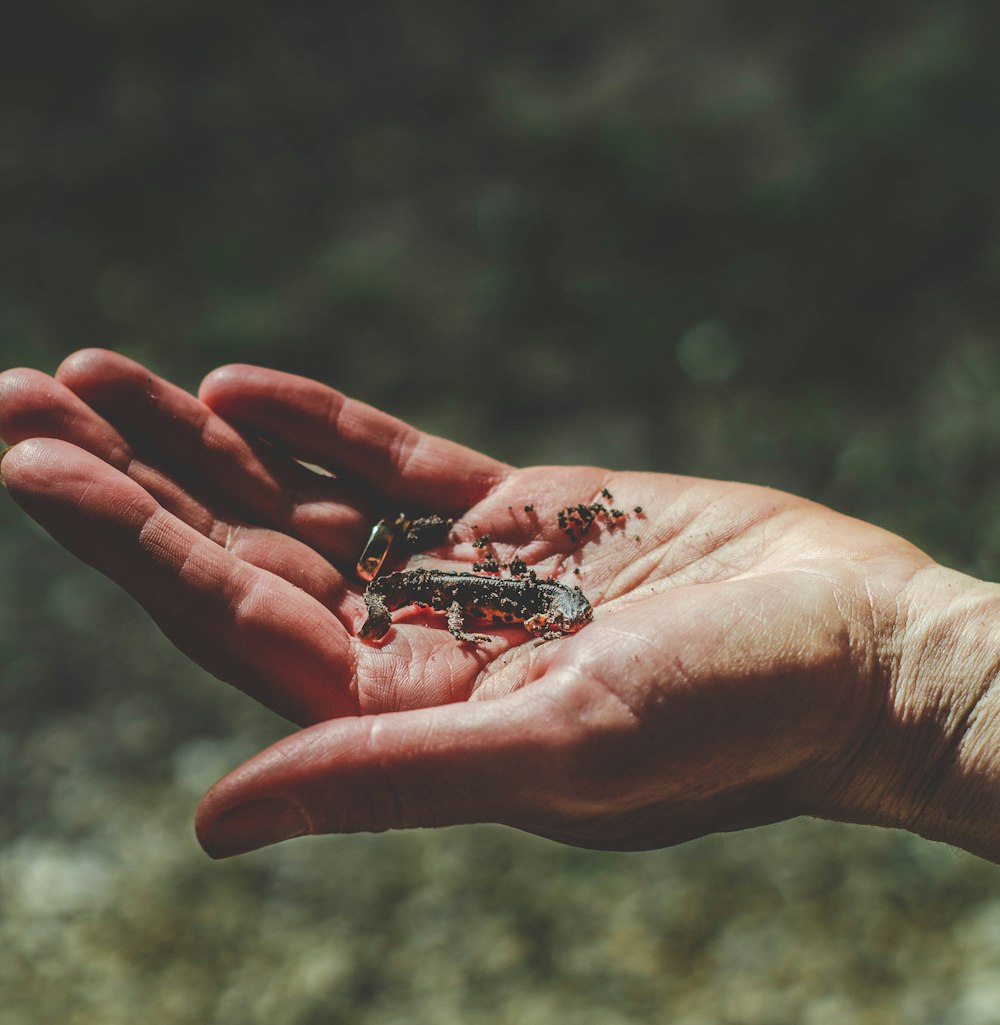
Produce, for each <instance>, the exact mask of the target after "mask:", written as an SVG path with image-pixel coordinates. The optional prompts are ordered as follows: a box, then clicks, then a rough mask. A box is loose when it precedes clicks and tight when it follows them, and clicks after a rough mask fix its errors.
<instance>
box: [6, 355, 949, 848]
mask: <svg viewBox="0 0 1000 1025" xmlns="http://www.w3.org/2000/svg"><path fill="white" fill-rule="evenodd" d="M0 435H2V436H3V437H4V438H5V439H6V440H7V441H8V442H10V443H14V444H16V447H15V448H14V449H13V450H12V451H11V452H10V453H8V454H7V456H6V457H5V458H4V462H3V475H4V478H5V480H6V482H7V485H8V487H9V488H10V490H11V493H12V494H13V496H14V497H15V499H16V500H17V501H18V503H19V504H21V505H22V506H23V507H24V508H25V510H26V511H27V512H28V513H29V514H30V515H32V516H33V517H35V518H36V519H37V520H38V521H39V522H40V523H41V524H42V525H43V526H45V527H46V529H48V530H49V531H50V532H51V533H52V534H53V535H54V536H55V537H56V538H57V539H58V540H60V541H61V542H62V543H64V544H65V545H66V546H67V547H68V548H70V549H71V550H72V551H74V552H75V553H76V554H78V555H79V556H80V557H81V558H83V559H85V560H86V561H88V562H89V563H91V564H92V565H94V566H95V567H96V568H98V569H99V570H100V571H102V572H104V573H106V574H107V575H108V576H110V577H112V578H113V579H115V580H117V581H118V582H119V583H121V584H122V585H123V586H124V587H125V588H126V589H127V590H128V591H129V592H130V593H131V594H133V595H134V596H135V597H136V598H137V599H138V600H139V601H140V602H141V603H142V604H143V605H144V606H145V607H146V608H147V610H148V611H149V612H150V614H151V615H152V616H153V617H154V619H155V620H156V621H157V622H158V623H159V625H160V626H161V628H162V629H163V630H164V632H165V633H166V634H167V635H168V636H169V637H170V638H171V639H172V640H173V641H174V642H175V643H176V644H177V645H178V646H179V647H180V648H181V649H182V650H184V651H185V652H187V653H188V654H189V655H190V656H191V657H192V658H194V659H196V660H197V661H198V662H199V663H200V664H202V665H203V666H204V667H205V668H207V669H208V670H210V671H211V672H212V673H214V674H215V675H216V676H218V677H220V678H221V679H224V680H226V681H228V682H229V683H232V684H234V685H235V686H237V687H239V688H240V689H241V690H243V691H245V692H246V693H248V694H250V695H251V696H253V697H254V698H256V699H257V700H258V701H261V702H262V703H264V704H265V705H267V706H269V707H271V708H273V709H274V710H275V711H277V712H279V713H280V714H282V715H284V716H286V717H287V718H289V719H291V720H292V721H294V722H296V723H297V724H299V725H302V726H308V727H310V728H309V729H305V730H303V731H301V732H299V733H296V734H294V735H292V736H290V737H288V738H286V740H284V741H282V742H280V743H279V744H278V745H275V747H273V748H271V749H269V750H268V751H267V752H264V753H263V754H262V755H260V756H258V758H256V759H253V760H251V762H249V763H247V765H245V766H243V767H242V768H241V769H239V770H237V771H236V772H235V773H233V774H232V775H230V776H229V777H227V778H226V779H225V780H223V781H222V782H221V783H220V784H219V785H217V787H216V788H214V789H213V791H212V792H210V794H209V795H208V797H207V798H206V800H205V802H204V803H203V807H202V810H201V815H200V825H199V828H200V832H201V835H202V838H203V842H205V843H206V846H207V847H208V849H209V850H210V852H212V853H215V854H229V853H235V852H237V851H239V850H243V849H248V848H249V847H253V846H259V845H260V843H262V842H269V841H272V840H276V839H280V838H282V837H283V836H289V835H296V834H298V833H301V832H307V831H308V832H323V831H334V830H354V829H381V828H388V827H396V826H406V825H436V824H445V823H451V822H463V821H482V820H490V821H501V822H508V823H510V824H514V825H518V826H521V827H522V828H526V829H531V830H533V831H535V832H538V833H542V834H545V835H549V836H553V837H557V838H560V839H564V840H567V841H569V842H574V843H584V844H589V845H594V846H605V847H642V846H653V845H658V844H666V843H672V842H677V841H680V840H683V839H687V838H689V837H692V836H696V835H700V834H701V833H704V832H707V831H710V830H714V829H729V828H737V827H739V826H742V825H749V824H755V823H759V822H764V821H769V820H773V819H776V818H781V817H786V816H788V815H793V814H798V813H802V812H809V813H813V814H828V815H844V814H854V815H857V812H856V811H851V810H850V809H851V798H850V794H851V792H852V791H854V790H857V789H858V788H859V787H864V786H867V785H869V784H870V780H869V779H868V778H867V777H866V773H869V774H870V772H871V767H870V765H869V764H868V756H867V753H866V750H865V749H866V745H869V746H870V745H871V744H872V743H873V740H872V737H871V736H870V730H868V728H867V727H868V724H870V722H871V721H872V718H873V713H877V710H878V709H879V708H880V707H881V706H882V705H884V703H885V702H886V700H887V686H888V681H887V680H886V679H885V675H884V665H883V661H882V658H881V652H882V651H883V650H884V649H885V648H886V646H887V643H888V638H889V637H890V635H891V633H892V630H893V623H892V622H889V621H887V620H886V619H885V617H884V616H882V614H881V610H882V609H884V608H886V607H889V606H892V605H893V601H894V599H895V596H896V595H897V593H898V592H899V591H900V589H901V588H902V587H903V586H904V584H905V581H906V580H907V579H909V578H910V577H912V576H913V575H914V574H915V573H916V572H917V571H918V570H920V569H921V568H923V567H925V566H927V565H928V564H930V560H929V559H928V557H927V556H925V555H923V553H921V552H919V551H918V550H916V549H915V548H913V547H912V546H910V545H908V544H907V543H906V542H904V541H902V540H900V539H898V538H895V537H893V536H892V535H889V534H886V533H885V532H883V531H881V530H878V529H877V528H875V527H872V526H869V525H866V524H863V523H860V522H858V521H854V520H850V519H848V518H846V517H843V516H839V515H837V514H835V513H833V512H831V511H830V510H828V509H825V508H823V507H820V506H816V505H814V504H812V503H809V502H806V501H803V500H801V499H797V498H794V497H793V496H790V495H786V494H783V493H780V492H775V491H771V490H769V489H765V488H756V487H751V486H747V485H739V484H726V483H720V482H713V481H705V480H698V479H691V478H681V477H673V476H667V475H662V474H642V473H611V472H609V471H604V470H599V469H595V468H590V467H565V468H552V467H535V468H530V469H521V470H517V469H513V468H511V467H509V466H506V465H504V464H502V463H499V462H497V461H495V460H492V459H490V458H488V457H486V456H484V455H481V454H479V453H476V452H473V451H470V450H468V449H466V448H463V447H461V446H458V445H455V444H454V443H452V442H449V441H446V440H444V439H441V438H436V437H432V436H429V435H427V434H424V433H422V432H419V431H417V430H416V429H414V428H411V427H409V426H407V425H405V424H403V423H402V422H400V421H398V420H396V419H394V418H392V417H390V416H388V415H386V414H384V413H381V412H379V411H377V410H374V409H372V408H370V407H367V406H365V405H363V404H361V403H358V402H355V401H353V400H350V399H347V398H346V397H344V396H343V395H341V394H340V393H338V392H335V391H333V390H332V389H330V388H327V387H325V386H324V385H321V384H318V383H316V382H313V381H309V380H306V379H304V378H299V377H294V376H291V375H287V374H282V373H279V372H276V371H270V370H265V369H262V368H256V367H246V366H235V367H227V368H223V369H222V370H220V371H216V372H215V373H214V374H212V375H210V376H209V378H208V379H206V382H205V383H204V384H203V387H202V390H201V394H200V397H199V398H195V397H193V396H191V395H189V394H187V393H186V392H184V391H182V390H180V389H178V388H176V387H174V386H173V385H171V384H169V383H168V382H166V381H163V380H162V379H159V378H157V377H155V376H154V375H152V374H150V373H149V372H148V371H146V370H145V369H144V368H142V367H141V366H139V365H138V364H136V363H133V362H131V361H129V360H127V359H125V358H123V357H121V356H117V355H115V354H112V353H107V352H102V351H98V350H88V351H84V352H82V353H78V354H77V355H76V356H74V357H71V358H70V359H69V360H68V361H67V362H66V363H64V364H63V366H62V367H61V368H60V370H59V372H58V373H57V375H56V377H55V378H50V377H48V376H46V375H44V374H40V373H38V372H35V371H27V370H17V371H8V372H7V373H6V374H4V375H2V376H0ZM303 464H307V465H303ZM316 468H319V469H318V470H317V469H316ZM602 492H610V493H611V494H612V495H613V502H612V501H611V500H607V502H606V504H607V505H609V506H610V505H612V504H615V505H618V506H619V507H621V508H622V510H623V511H624V513H625V515H624V516H623V517H622V518H621V519H620V520H617V521H611V520H608V519H602V518H598V520H596V521H595V522H594V523H592V524H591V525H590V526H589V527H588V528H587V529H586V530H578V531H577V532H575V533H574V534H573V536H568V534H567V532H566V531H565V530H563V529H561V526H560V523H559V512H560V511H561V510H563V509H565V508H566V507H571V506H577V505H578V504H583V505H585V506H589V505H590V504H591V503H594V502H600V501H605V499H603V498H602V497H601V496H602ZM400 510H406V511H408V512H410V511H419V510H427V511H432V512H437V513H442V514H446V515H449V516H454V517H456V520H457V522H456V524H455V527H454V528H453V530H452V532H451V535H450V536H449V538H448V540H447V541H446V542H445V543H444V544H442V545H440V546H438V547H436V548H434V549H432V550H430V551H429V552H426V553H419V554H417V555H413V556H412V557H411V558H410V560H409V565H411V566H416V565H421V566H426V567H430V568H442V569H449V570H471V568H472V564H473V563H474V562H476V561H478V560H481V559H482V557H483V549H482V548H481V547H477V546H475V545H474V542H476V541H477V539H480V538H482V537H483V536H484V535H489V537H490V539H491V544H492V549H493V551H494V552H495V553H496V555H497V557H498V558H499V559H500V561H502V562H509V561H510V560H511V559H514V558H518V559H523V560H524V562H526V563H527V564H528V566H529V567H531V568H532V569H534V570H535V571H536V572H537V573H538V574H539V575H540V576H542V575H552V576H554V577H555V578H557V579H559V580H562V581H563V582H565V583H567V584H570V585H579V586H581V587H582V588H583V590H584V592H585V593H586V595H587V596H588V598H589V599H590V601H591V602H592V604H593V606H594V609H595V616H594V621H593V622H592V623H591V624H589V625H588V626H586V627H584V628H583V629H582V630H581V631H579V632H578V633H576V634H573V635H570V636H567V637H564V638H560V639H558V640H556V641H550V642H542V641H539V640H537V639H535V638H534V637H532V636H531V635H530V634H528V633H527V632H526V631H524V630H523V629H520V628H517V627H509V628H507V627H505V628H503V629H502V630H498V631H496V639H495V640H494V641H493V642H492V643H479V644H470V643H461V642H458V641H456V640H455V638H453V637H452V636H451V634H450V633H449V632H448V631H447V629H446V628H445V625H444V620H443V617H441V616H434V615H431V614H429V613H426V612H424V613H418V612H410V613H397V614H396V615H395V616H394V619H395V622H394V625H393V627H392V629H391V630H390V632H389V634H388V635H387V637H386V638H385V639H384V640H383V641H382V642H380V643H379V644H376V645H372V644H365V643H363V642H361V641H360V640H359V639H358V638H357V637H356V636H355V635H356V631H357V628H358V627H359V625H360V624H361V623H362V622H363V621H364V618H365V606H364V602H363V584H362V583H360V582H359V581H358V580H357V578H356V576H355V575H354V571H353V567H354V564H355V562H356V560H357V557H358V555H359V553H360V551H361V549H362V547H363V545H364V542H365V538H366V537H367V534H368V531H369V529H370V527H371V524H372V523H373V522H374V520H376V519H377V518H378V517H379V516H382V515H385V514H394V513H396V512H399V511H400ZM637 510H639V511H637ZM487 699H488V700H487ZM845 809H846V810H845Z"/></svg>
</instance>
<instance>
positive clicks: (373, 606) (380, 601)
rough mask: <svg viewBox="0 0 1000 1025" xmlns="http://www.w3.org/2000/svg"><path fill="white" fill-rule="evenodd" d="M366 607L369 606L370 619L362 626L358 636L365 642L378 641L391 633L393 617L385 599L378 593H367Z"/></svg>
mask: <svg viewBox="0 0 1000 1025" xmlns="http://www.w3.org/2000/svg"><path fill="white" fill-rule="evenodd" d="M365 605H367V606H368V618H367V619H366V620H365V621H364V623H363V624H362V625H361V629H360V630H359V631H358V636H359V637H360V638H361V640H363V641H377V640H379V638H381V637H385V635H386V634H387V633H388V632H389V627H390V626H392V616H391V615H390V614H389V606H388V605H386V603H385V598H383V597H382V595H380V594H379V593H378V592H377V591H366V592H365Z"/></svg>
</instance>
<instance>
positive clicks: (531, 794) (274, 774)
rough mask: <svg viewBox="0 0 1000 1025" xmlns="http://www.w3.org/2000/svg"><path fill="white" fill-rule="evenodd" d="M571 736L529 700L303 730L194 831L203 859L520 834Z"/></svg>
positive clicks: (523, 696) (541, 807) (222, 795)
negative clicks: (473, 832)
mask: <svg viewBox="0 0 1000 1025" xmlns="http://www.w3.org/2000/svg"><path fill="white" fill-rule="evenodd" d="M575 732H576V731H575V730H574V729H572V728H571V726H570V725H569V724H568V722H567V717H565V716H564V715H561V714H560V713H559V711H558V706H556V709H555V710H554V705H553V703H552V702H551V701H541V700H539V699H538V698H537V697H535V696H534V695H533V694H531V693H530V691H523V690H522V691H518V692H517V693H516V694H512V695H509V696H507V697H504V698H500V699H497V700H493V701H482V702H471V703H462V704H451V705H441V706H439V707H436V708H428V709H419V710H415V711H405V712H388V713H384V714H382V715H370V716H362V717H358V718H344V719H332V720H328V721H326V722H322V723H318V724H317V725H315V726H311V727H309V728H308V729H304V730H301V731H300V732H298V733H295V734H292V735H291V736H289V737H285V738H284V739H282V740H280V741H278V742H277V743H276V744H274V745H272V746H271V747H269V748H267V749H266V750H264V751H262V752H261V753H260V754H259V755H256V756H255V757H253V758H251V759H250V760H249V761H248V762H245V763H244V764H243V765H241V766H240V767H239V768H238V769H236V770H234V771H233V772H231V773H230V774H229V775H228V776H225V777H223V779H221V780H220V781H219V782H218V783H216V784H215V786H213V787H212V789H211V790H209V791H208V793H207V794H206V795H205V796H204V798H203V799H202V801H201V804H200V805H199V807H198V812H197V815H196V817H195V831H196V833H197V836H198V840H199V842H200V843H201V845H202V847H203V848H204V849H205V851H206V853H207V854H209V855H210V856H211V857H213V858H226V857H231V856H232V855H235V854H243V853H245V852H246V851H251V850H255V849H257V848H259V847H265V846H267V845H268V844H273V843H278V842H280V841H281V840H287V839H290V838H291V837H294V836H302V835H305V834H318V833H353V832H382V831H384V830H386V829H405V828H410V827H416V826H445V825H454V824H458V823H465V822H505V823H508V824H511V825H522V826H524V827H525V828H527V826H526V825H525V823H526V822H527V821H530V820H531V819H533V818H535V816H536V815H541V816H543V817H544V815H545V805H546V804H548V805H553V803H554V798H557V796H558V795H553V794H552V793H551V790H550V789H549V788H547V787H546V785H545V780H546V779H548V780H554V781H557V780H572V779H574V777H576V778H578V774H577V773H575V771H574V770H573V768H572V767H571V766H569V765H567V759H568V758H572V748H573V747H574V745H573V743H572V735H573V734H574V733H575Z"/></svg>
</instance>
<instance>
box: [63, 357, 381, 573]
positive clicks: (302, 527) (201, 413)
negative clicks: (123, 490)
mask: <svg viewBox="0 0 1000 1025" xmlns="http://www.w3.org/2000/svg"><path fill="white" fill-rule="evenodd" d="M56 376H57V378H58V380H59V381H60V382H61V383H63V384H65V385H66V387H67V388H69V389H71V390H72V391H73V392H74V393H75V394H76V395H78V396H79V397H80V398H81V399H82V400H83V401H84V402H85V403H86V404H87V405H88V406H90V407H91V408H93V409H94V410H96V411H97V412H98V413H100V414H101V416H102V417H105V418H106V419H107V420H108V421H109V422H110V423H112V424H113V425H114V426H115V427H116V428H117V429H118V430H119V431H120V432H121V433H122V435H123V437H125V438H126V439H127V440H128V442H129V443H130V445H131V446H132V448H133V449H135V450H136V451H137V452H139V453H140V454H142V455H144V457H145V458H146V459H147V461H149V462H153V463H155V464H156V465H157V466H162V467H163V468H164V471H165V472H166V473H167V474H169V476H170V477H171V478H173V479H175V480H177V481H178V482H179V483H180V485H181V486H182V487H183V488H184V489H185V490H187V491H189V492H190V493H192V494H194V495H195V496H197V497H199V498H201V499H202V500H203V501H205V502H207V503H208V504H211V505H215V506H218V505H219V504H220V503H225V504H226V505H227V506H228V507H230V508H231V509H233V510H234V511H235V512H236V513H238V514H239V516H240V517H242V518H244V519H246V520H249V521H251V522H256V523H260V524H262V525H265V526H269V527H273V528H275V529H279V530H284V531H287V532H289V533H291V534H293V535H294V536H296V537H299V538H301V539H302V540H303V541H306V542H308V543H309V544H311V545H313V546H314V547H316V548H318V549H319V550H320V551H323V552H326V553H328V554H330V555H331V556H332V557H333V558H335V559H337V560H339V561H343V562H349V561H351V560H353V559H354V558H355V557H356V555H357V551H358V548H359V546H360V544H361V543H362V541H363V540H364V536H365V532H366V530H367V529H368V528H370V525H371V518H372V504H371V502H370V500H369V499H368V498H367V497H366V496H365V495H364V494H363V493H362V492H361V491H360V490H359V489H358V488H357V487H356V486H354V485H353V484H352V483H351V482H350V481H348V480H345V479H335V478H333V477H329V476H320V475H319V474H317V473H315V472H313V471H311V470H309V469H307V468H306V467H304V466H302V465H301V464H300V463H298V462H297V461H296V460H295V459H293V458H291V457H289V456H287V455H285V454H284V453H281V452H278V451H275V450H274V449H271V448H268V447H267V446H265V445H261V444H256V443H254V442H252V441H251V440H249V439H247V438H246V437H244V436H243V435H242V434H241V433H240V432H239V431H238V430H236V429H235V428H234V427H233V426H232V425H231V424H230V423H227V422H226V421H225V420H224V419H222V418H221V417H219V416H217V415H215V414H214V413H213V412H212V410H211V409H210V408H209V407H208V406H206V405H205V404H204V403H203V402H200V401H199V400H198V399H197V398H195V397H194V396H193V395H190V394H189V393H188V392H186V391H184V390H183V389H182V388H179V387H177V386H176V385H174V384H171V383H170V382H169V381H166V380H164V379H163V378H161V377H158V376H157V375H155V374H153V373H151V372H150V371H149V370H147V369H146V368H145V367H143V366H142V365H141V364H139V363H136V362H135V361H134V360H130V359H128V358H127V357H125V356H122V355H120V354H118V353H114V352H109V351H106V350H102V349H84V350H82V351H80V352H77V353H74V354H73V355H72V356H70V357H69V358H68V359H66V360H65V361H64V362H63V364H62V365H61V366H60V367H59V369H58V371H57V372H56Z"/></svg>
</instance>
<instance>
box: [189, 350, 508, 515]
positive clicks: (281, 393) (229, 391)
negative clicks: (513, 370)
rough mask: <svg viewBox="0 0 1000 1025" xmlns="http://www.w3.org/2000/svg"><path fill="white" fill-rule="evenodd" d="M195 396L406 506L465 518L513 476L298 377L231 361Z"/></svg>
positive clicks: (495, 463)
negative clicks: (496, 488) (509, 476)
mask: <svg viewBox="0 0 1000 1025" xmlns="http://www.w3.org/2000/svg"><path fill="white" fill-rule="evenodd" d="M198 394H199V397H200V398H201V400H202V401H203V402H205V403H207V404H208V405H209V406H211V407H212V409H214V410H215V411H216V412H217V413H218V414H219V415H220V416H223V417H225V418H226V419H227V420H232V421H234V422H235V423H239V424H241V425H243V426H245V427H247V428H249V429H250V430H251V431H253V432H254V433H255V434H258V435H260V436H261V437H263V438H266V439H268V440H270V441H273V442H274V443H275V444H276V445H277V446H279V447H280V448H282V449H284V450H286V451H289V452H291V453H293V454H294V455H295V456H297V457H298V458H300V459H304V460H306V461H307V462H312V463H318V464H319V465H320V466H325V467H327V468H328V469H330V470H332V471H334V472H339V471H347V472H348V473H350V474H351V475H353V476H354V477H357V478H358V479H359V480H362V481H364V482H365V483H366V484H368V485H369V486H370V487H371V488H372V489H374V490H375V491H376V492H378V493H379V494H381V495H382V496H384V497H385V499H386V500H388V501H393V502H399V503H402V504H403V505H406V506H409V505H417V506H421V507H424V508H428V509H433V510H435V511H437V512H445V513H462V512H464V511H465V510H466V509H468V508H470V507H471V506H472V505H474V504H475V503H476V502H478V501H480V500H481V499H482V498H483V497H484V496H485V495H486V494H488V493H489V492H490V491H491V490H492V489H493V488H495V487H496V486H497V484H499V483H500V482H501V481H502V480H504V479H505V478H506V477H507V476H508V474H509V473H510V467H508V466H507V465H505V464H504V463H501V462H498V461H497V460H495V459H491V458H490V457H489V456H486V455H483V454H482V453H480V452H476V451H474V450H472V449H469V448H466V447H464V446H463V445H458V444H456V443H455V442H453V441H448V440H447V439H445V438H439V437H436V436H435V435H432V434H427V433H425V432H424V431H420V430H418V429H417V428H415V427H412V426H410V425H409V424H407V423H404V422H403V421H402V420H398V419H397V418H396V417H394V416H390V415H389V414H388V413H383V412H382V411H381V410H378V409H375V408H373V407H372V406H368V405H366V404H365V403H363V402H359V401H357V400H356V399H351V398H348V396H346V395H344V394H342V393H341V392H339V391H336V390H335V389H333V388H330V387H328V386H327V385H324V384H320V383H319V382H317V381H312V380H309V379H308V378H305V377H298V376H296V375H294V374H286V373H283V372H281V371H278V370H268V369H266V368H264V367H254V366H247V365H245V364H233V365H231V366H226V367H220V368H219V369H218V370H214V371H212V373H210V374H209V375H208V376H207V377H206V378H205V380H204V381H203V382H202V385H201V388H200V390H199V393H198Z"/></svg>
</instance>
